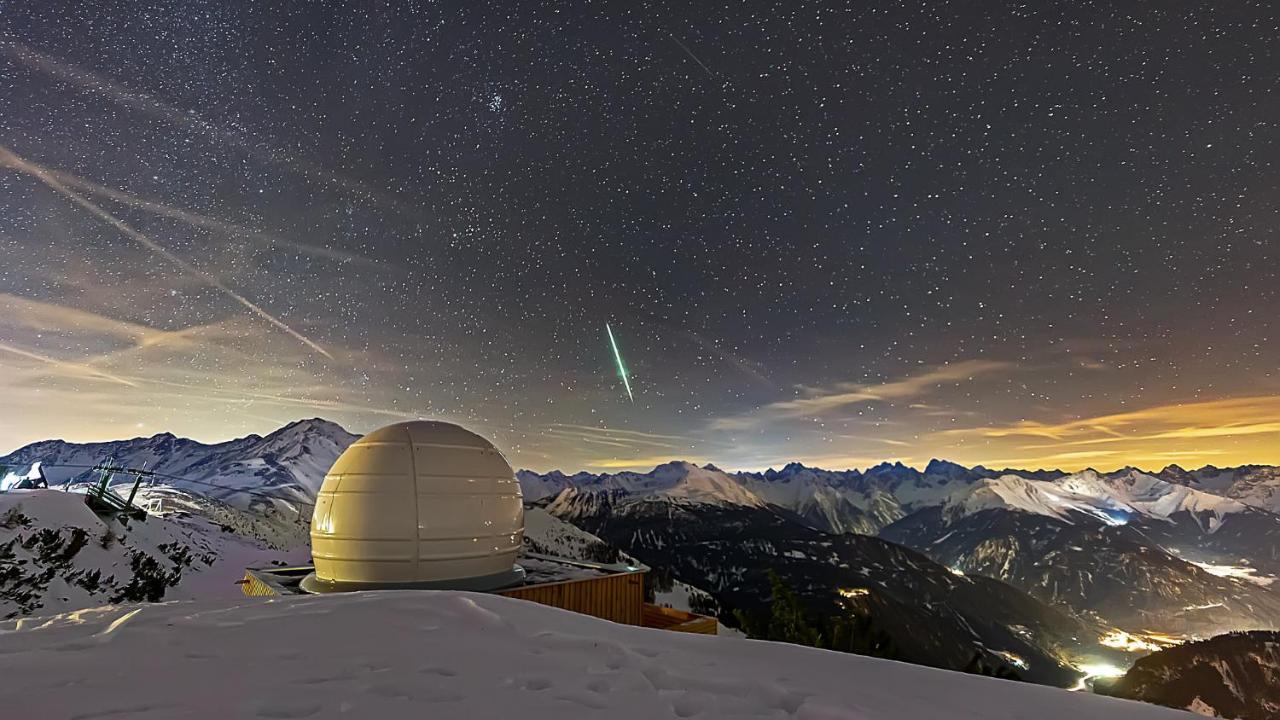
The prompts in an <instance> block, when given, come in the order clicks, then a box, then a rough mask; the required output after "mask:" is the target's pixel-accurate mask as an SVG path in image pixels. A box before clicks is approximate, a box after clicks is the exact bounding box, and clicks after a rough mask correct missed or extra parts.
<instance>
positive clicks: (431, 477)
mask: <svg viewBox="0 0 1280 720" xmlns="http://www.w3.org/2000/svg"><path fill="white" fill-rule="evenodd" d="M523 536H524V506H523V504H522V503H521V495H520V484H519V483H518V482H517V481H516V479H515V475H514V473H513V472H512V471H511V466H510V465H508V464H507V461H506V460H505V459H504V458H503V457H502V453H500V452H498V450H497V448H495V447H494V446H493V444H492V443H490V442H489V441H488V440H485V439H484V438H482V437H480V436H479V435H476V434H475V433H473V432H470V431H468V430H465V429H463V428H461V427H459V426H457V425H453V424H450V423H445V422H427V421H414V422H403V423H396V424H395V425H388V426H387V427H384V428H380V429H378V430H375V431H373V432H371V433H369V434H368V435H365V436H364V437H362V438H360V439H359V440H357V441H356V442H355V443H354V444H352V445H351V446H350V447H348V448H347V449H346V451H345V452H343V453H342V455H341V456H339V457H338V459H337V461H336V462H334V464H333V467H332V468H331V469H330V470H329V474H328V475H325V478H324V484H323V485H322V486H321V487H320V494H319V495H318V496H317V498H316V508H315V513H314V514H313V515H312V518H311V555H312V558H313V559H314V561H315V572H314V573H313V574H312V575H310V576H308V577H307V579H306V580H304V581H303V585H302V586H303V589H305V590H307V591H310V592H333V591H342V590H369V589H379V588H414V587H418V588H447V589H457V590H493V589H496V588H499V587H503V586H506V585H511V584H514V583H517V582H519V581H520V580H521V578H522V577H523V571H522V570H521V569H520V567H519V566H518V565H516V564H515V558H516V553H517V551H519V549H520V543H521V540H522V538H523Z"/></svg>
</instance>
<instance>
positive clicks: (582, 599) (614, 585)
mask: <svg viewBox="0 0 1280 720" xmlns="http://www.w3.org/2000/svg"><path fill="white" fill-rule="evenodd" d="M497 594H499V595H506V596H507V597H512V598H519V599H521V600H529V601H531V602H536V603H540V604H542V605H550V606H551V607H558V608H561V609H564V610H571V611H573V612H576V613H582V614H583V615H591V616H593V617H598V618H603V619H605V620H612V621H614V622H617V623H623V624H625V625H640V624H642V623H643V621H644V573H643V572H631V573H619V574H617V575H605V576H602V577H592V578H582V579H579V580H565V581H563V582H558V583H548V584H545V585H529V586H526V587H518V588H512V589H511V590H499V591H498V593H497Z"/></svg>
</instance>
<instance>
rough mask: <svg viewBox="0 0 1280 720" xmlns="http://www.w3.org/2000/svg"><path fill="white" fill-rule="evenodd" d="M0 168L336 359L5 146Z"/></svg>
mask: <svg viewBox="0 0 1280 720" xmlns="http://www.w3.org/2000/svg"><path fill="white" fill-rule="evenodd" d="M0 164H3V165H5V166H7V167H9V168H12V169H14V170H17V171H19V172H22V173H26V174H28V175H31V176H32V177H35V178H36V179H37V180H39V181H41V182H43V183H44V184H45V185H48V186H49V187H50V188H51V189H53V190H55V191H57V192H58V193H61V194H62V195H64V196H66V198H67V199H69V200H71V201H72V202H74V203H75V204H76V205H79V206H80V207H82V208H84V209H85V210H88V211H89V212H91V213H93V214H94V215H96V216H98V217H99V218H101V219H102V220H104V221H106V222H107V223H109V224H110V225H111V226H112V227H114V228H116V229H117V230H119V231H120V232H122V233H124V234H125V235H126V236H128V237H129V238H131V239H132V240H134V241H135V242H137V243H138V244H140V245H142V246H143V247H145V248H147V249H148V250H150V251H151V252H153V253H155V254H156V255H159V256H160V257H162V258H164V259H165V260H167V261H169V262H170V263H171V264H173V265H175V266H176V267H178V268H179V269H180V270H182V271H183V272H185V273H186V274H188V275H190V276H191V277H193V278H196V279H199V280H201V281H203V282H204V283H205V284H206V285H209V286H210V287H213V288H215V289H217V290H219V291H221V292H222V294H224V295H226V296H227V297H229V298H231V299H232V300H235V301H236V302H238V303H240V304H241V305H243V306H244V307H246V308H248V309H249V310H250V311H251V312H253V313H254V314H255V315H257V316H258V317H260V318H262V319H263V320H266V321H267V322H269V323H271V324H272V325H275V326H276V327H277V328H279V329H281V330H283V331H284V332H286V333H288V334H289V335H291V336H293V337H294V338H295V339H296V340H298V341H299V342H301V343H302V344H304V345H306V346H307V347H309V348H311V349H312V350H314V351H316V352H317V353H320V354H321V355H323V356H325V357H326V358H328V359H330V360H332V359H333V356H332V355H330V354H329V351H328V350H325V349H324V348H323V347H321V346H320V345H319V344H318V343H316V342H315V341H313V340H311V338H308V337H307V336H306V335H303V334H302V333H300V332H298V331H297V330H295V329H293V328H292V327H290V326H289V325H287V324H286V323H285V322H284V321H283V320H281V319H279V318H277V317H276V316H274V315H272V314H271V313H269V312H267V311H266V310H264V309H263V308H262V307H261V306H259V305H257V304H256V303H254V302H253V301H252V300H249V299H248V298H246V297H245V296H243V295H241V294H240V293H238V292H236V291H235V290H232V289H231V288H230V287H229V286H227V284H226V283H224V282H222V281H221V280H219V279H218V278H216V277H214V276H212V275H210V274H209V273H206V272H204V271H203V270H200V269H199V268H197V267H195V266H194V265H192V264H191V263H189V262H187V261H186V260H183V259H182V258H180V257H178V256H177V255H174V254H173V253H172V252H170V251H168V250H166V249H165V248H163V247H161V246H160V245H159V244H158V243H156V242H155V241H154V240H152V239H151V238H149V237H147V236H146V235H143V234H142V233H140V232H138V231H137V230H134V229H133V228H132V227H130V226H128V225H126V224H125V223H124V222H123V221H122V220H120V219H119V218H117V217H116V216H114V215H112V214H111V213H109V212H107V211H106V210H103V209H102V208H101V207H99V206H97V205H95V204H94V203H92V202H90V201H89V200H88V199H86V198H84V197H82V196H80V195H78V194H77V193H76V192H75V191H74V190H72V189H71V188H69V187H67V186H66V185H64V184H63V183H62V182H60V181H59V180H58V179H57V178H55V177H54V176H53V175H52V174H51V173H50V172H49V170H47V169H45V168H43V167H41V166H39V165H36V164H35V163H33V162H30V161H28V160H25V159H23V158H21V157H19V156H18V155H16V154H14V153H13V152H12V151H10V150H9V149H8V148H6V147H4V146H0Z"/></svg>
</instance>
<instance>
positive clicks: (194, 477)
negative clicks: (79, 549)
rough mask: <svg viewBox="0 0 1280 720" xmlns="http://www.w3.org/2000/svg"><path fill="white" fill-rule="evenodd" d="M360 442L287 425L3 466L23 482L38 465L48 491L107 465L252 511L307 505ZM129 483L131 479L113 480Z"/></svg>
mask: <svg viewBox="0 0 1280 720" xmlns="http://www.w3.org/2000/svg"><path fill="white" fill-rule="evenodd" d="M358 437H359V436H358V435H352V434H351V433H349V432H347V431H346V430H343V429H342V427H341V426H339V425H337V424H336V423H332V422H329V421H327V420H320V419H312V420H299V421H297V422H293V423H289V424H288V425H285V426H284V427H282V428H280V429H279V430H276V431H275V432H273V433H271V434H270V435H267V436H265V437H264V436H260V435H248V436H246V437H243V438H238V439H235V440H229V441H227V442H223V443H216V444H211V445H206V444H204V443H200V442H196V441H195V440H188V439H186V438H179V437H174V436H173V435H172V434H169V433H163V434H160V435H155V436H152V437H147V438H134V439H132V440H117V441H113V442H101V443H69V442H65V441H62V440H46V441H43V442H38V443H33V444H31V445H27V446H26V447H23V448H20V449H18V450H15V451H14V452H12V453H10V454H8V455H5V456H3V457H0V466H2V467H4V468H7V471H8V473H10V474H12V475H14V476H21V475H25V474H26V473H27V472H29V471H30V468H31V467H32V465H33V464H35V463H37V462H39V463H40V464H41V467H42V469H43V470H44V472H45V476H46V477H47V478H48V480H49V482H50V484H52V485H62V484H65V483H77V482H88V481H91V480H94V479H95V478H96V476H97V474H96V473H94V472H93V471H91V470H89V469H88V468H90V467H92V466H94V465H98V464H100V463H104V462H107V461H108V460H110V461H111V462H113V463H114V464H116V465H119V466H126V467H133V468H145V469H147V470H151V471H154V472H156V473H160V474H161V475H160V476H159V477H158V478H156V484H158V485H169V486H174V487H179V488H183V489H186V490H190V491H192V492H194V493H196V494H199V495H209V496H213V497H217V498H220V499H223V500H225V501H227V502H229V503H232V504H235V505H239V506H242V507H251V506H255V505H260V504H270V503H272V502H273V501H272V500H270V498H267V497H265V496H271V497H278V498H281V499H283V500H285V501H288V500H298V501H302V502H310V501H311V500H312V499H313V498H314V497H315V494H316V492H317V491H318V490H319V489H320V483H321V482H322V481H323V480H324V475H325V473H326V472H327V471H328V470H329V467H330V466H331V465H333V461H334V460H336V459H337V458H338V455H340V454H342V451H343V450H345V449H346V448H347V446H348V445H350V444H351V443H353V442H355V440H356V439H357V438H358ZM126 480H128V481H132V478H124V477H119V478H117V481H119V482H125V481H126ZM242 490H251V491H255V492H259V493H261V494H259V495H249V494H247V493H244V492H240V491H242Z"/></svg>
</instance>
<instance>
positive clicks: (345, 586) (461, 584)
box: [299, 565, 524, 595]
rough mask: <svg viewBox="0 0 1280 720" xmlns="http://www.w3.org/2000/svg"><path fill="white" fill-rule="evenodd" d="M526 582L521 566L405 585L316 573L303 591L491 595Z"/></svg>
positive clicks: (308, 580) (303, 584) (308, 578)
mask: <svg viewBox="0 0 1280 720" xmlns="http://www.w3.org/2000/svg"><path fill="white" fill-rule="evenodd" d="M523 582H524V568H522V567H520V566H519V565H512V566H511V569H510V570H504V571H503V572H498V573H493V574H492V575H480V576H478V577H468V578H453V579H452V580H422V581H419V582H403V583H358V582H339V581H335V580H322V579H320V578H319V577H317V576H316V574H315V573H314V572H312V573H308V574H307V576H306V577H305V578H303V579H302V584H301V585H299V587H300V588H302V590H303V591H304V592H308V593H311V594H313V595H324V594H327V593H340V592H356V591H358V590H465V591H468V592H490V591H492V590H502V589H504V588H509V587H512V586H515V585H519V584H521V583H523Z"/></svg>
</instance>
